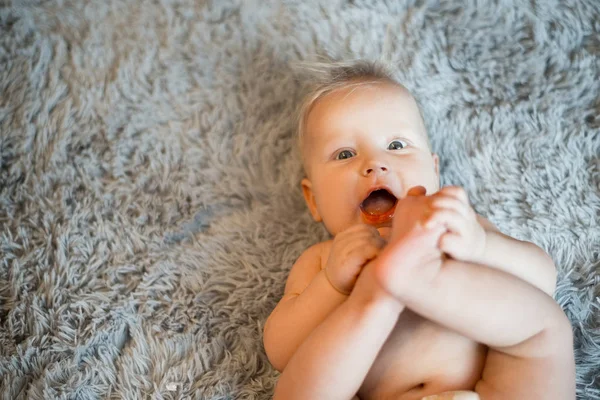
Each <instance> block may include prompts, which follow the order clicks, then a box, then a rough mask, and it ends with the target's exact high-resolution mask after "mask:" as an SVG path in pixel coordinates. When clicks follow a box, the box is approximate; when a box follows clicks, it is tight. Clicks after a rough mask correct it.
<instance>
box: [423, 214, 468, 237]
mask: <svg viewBox="0 0 600 400" xmlns="http://www.w3.org/2000/svg"><path fill="white" fill-rule="evenodd" d="M439 224H441V225H444V226H445V227H446V228H447V229H448V230H450V231H452V232H455V233H459V234H460V233H462V231H463V227H464V226H465V218H464V217H463V216H462V215H461V214H459V213H458V212H456V211H454V210H447V209H440V210H437V211H436V212H435V213H433V214H432V216H431V217H429V219H428V220H427V221H426V222H425V228H426V229H430V228H432V227H433V226H435V225H439Z"/></svg>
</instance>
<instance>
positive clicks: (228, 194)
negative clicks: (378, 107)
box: [0, 0, 600, 399]
mask: <svg viewBox="0 0 600 400" xmlns="http://www.w3.org/2000/svg"><path fill="white" fill-rule="evenodd" d="M599 54H600V3H599V2H598V1H597V0H544V1H541V0H537V1H535V0H533V1H529V0H527V1H525V0H523V1H516V0H515V1H511V0H500V1H497V0H496V1H494V0H480V1H474V0H471V1H460V2H457V1H454V2H452V1H448V2H439V1H435V0H421V1H418V0H414V1H408V0H405V1H395V0H394V1H391V0H390V1H367V0H364V1H360V0H356V1H325V0H324V1H321V2H317V1H284V0H280V1H257V0H252V1H242V0H238V1H234V0H227V1H226V0H215V1H201V0H156V1H153V2H144V1H138V0H98V1H83V0H82V1H69V0H55V1H41V0H39V1H34V0H15V1H13V2H11V1H10V0H8V3H7V1H6V0H4V1H0V224H1V225H0V388H1V389H0V393H1V395H2V398H4V399H51V398H64V399H67V398H69V399H75V398H76V399H98V398H115V399H117V398H127V399H134V398H165V399H175V398H197V399H267V398H270V396H271V395H272V391H273V388H274V385H275V382H276V379H277V376H278V374H277V373H276V372H275V371H274V370H273V369H272V368H271V366H270V364H269V363H268V360H267V358H266V356H265V353H264V349H263V345H262V329H263V326H264V323H265V320H266V318H267V316H268V315H269V313H270V312H271V310H272V309H273V308H274V306H275V304H276V303H277V301H278V300H279V298H280V296H281V295H282V293H283V285H284V283H285V279H286V276H287V273H288V271H289V269H290V267H291V265H292V264H293V262H294V261H295V259H296V258H297V257H298V256H299V255H300V253H301V252H302V251H303V250H304V249H305V248H307V247H308V246H309V245H311V244H313V243H315V242H316V241H319V240H323V239H325V238H326V237H327V235H326V232H325V231H324V230H323V228H322V227H321V226H319V225H317V224H315V223H314V222H312V220H311V218H310V216H309V214H308V211H307V209H306V207H305V206H304V203H303V200H302V196H301V192H300V186H299V181H300V178H301V177H302V171H301V166H300V163H299V157H298V154H297V153H296V151H297V149H296V147H295V145H296V142H295V140H294V139H293V128H294V127H293V120H292V112H293V110H294V108H295V105H296V104H297V102H298V100H299V96H300V94H301V89H302V86H303V83H302V80H300V79H297V78H298V76H297V75H295V72H294V70H293V69H292V68H291V65H292V64H293V62H295V61H299V60H316V59H319V60H322V59H326V58H333V59H349V58H368V59H378V58H382V59H384V60H387V61H389V62H391V63H393V65H394V66H395V68H396V69H397V70H398V71H399V73H400V76H401V77H402V78H403V80H404V82H405V83H406V85H407V86H408V87H409V88H410V89H411V90H412V91H413V92H414V93H415V95H416V96H417V97H418V98H419V100H420V102H421V103H422V104H423V107H424V109H423V111H424V114H425V118H426V120H427V124H428V128H429V131H430V134H431V139H432V145H433V147H434V150H435V151H436V152H438V153H439V154H440V156H441V160H442V183H443V184H457V185H462V186H464V187H465V188H466V189H467V191H468V193H469V195H470V198H471V201H472V203H473V204H474V207H475V209H476V210H477V211H478V212H479V213H481V214H483V215H486V216H487V217H488V218H489V219H490V220H491V221H492V222H494V223H495V224H496V225H497V226H498V227H499V228H500V229H501V230H502V231H503V232H504V233H507V234H509V235H512V236H514V237H516V238H519V239H524V240H529V241H532V242H534V243H536V244H538V245H539V246H541V247H542V248H544V249H545V250H546V251H547V252H548V253H549V254H550V255H551V256H552V257H553V259H554V261H555V263H556V265H557V268H558V270H559V280H558V289H557V292H556V299H557V301H558V302H559V303H560V305H561V306H562V307H563V309H564V310H565V311H566V313H567V315H568V316H569V318H570V320H571V321H572V323H573V331H574V337H575V349H576V358H577V360H576V361H577V394H578V398H579V399H600V378H599V374H600V312H599V311H600V302H599V296H600V272H599V267H600V261H599V260H600V255H599V251H600V225H599V220H600V218H599V216H600V211H599V210H600V197H599V196H600V161H599V153H600V116H599V114H600V99H599V96H598V94H599V91H600V76H599V75H600V72H599V71H600V65H599V64H600V61H599Z"/></svg>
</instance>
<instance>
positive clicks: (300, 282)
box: [263, 243, 347, 371]
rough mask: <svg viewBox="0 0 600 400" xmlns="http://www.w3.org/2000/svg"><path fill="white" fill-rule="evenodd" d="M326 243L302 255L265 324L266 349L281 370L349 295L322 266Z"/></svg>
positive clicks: (264, 338) (313, 247) (273, 363)
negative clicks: (312, 332)
mask: <svg viewBox="0 0 600 400" xmlns="http://www.w3.org/2000/svg"><path fill="white" fill-rule="evenodd" d="M322 246H323V244H322V243H319V244H316V245H314V246H312V247H310V248H308V249H307V250H306V251H305V252H304V253H303V254H302V255H301V256H300V258H298V260H297V261H296V263H295V264H294V266H293V267H292V270H291V271H290V275H289V277H288V280H287V283H286V287H285V292H284V295H283V298H282V299H281V300H280V301H279V303H278V304H277V306H276V307H275V309H274V310H273V312H272V313H271V315H270V316H269V318H268V319H267V322H266V324H265V328H264V333H263V342H264V347H265V352H266V353H267V356H268V358H269V361H270V362H271V364H272V365H273V367H275V368H276V369H277V370H278V371H283V369H284V368H285V366H286V364H287V363H288V361H289V359H290V358H291V357H292V355H293V354H294V352H295V351H296V349H297V348H298V346H300V344H301V343H302V341H303V340H304V339H306V337H307V336H308V335H309V334H310V332H311V331H312V330H314V329H315V327H316V326H317V325H319V324H320V323H321V321H323V320H324V319H325V318H326V317H327V315H328V314H329V313H331V311H333V310H334V309H335V308H336V307H338V306H339V305H340V304H341V303H342V302H343V301H344V300H346V298H347V296H344V295H343V294H341V293H339V292H338V291H336V290H335V289H334V288H333V287H332V286H331V285H330V284H329V282H328V281H327V278H326V277H325V271H324V270H321V249H322Z"/></svg>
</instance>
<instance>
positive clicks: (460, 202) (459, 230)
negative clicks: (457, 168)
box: [425, 186, 486, 262]
mask: <svg viewBox="0 0 600 400" xmlns="http://www.w3.org/2000/svg"><path fill="white" fill-rule="evenodd" d="M430 198H431V202H430V204H431V207H432V210H433V212H432V214H431V216H430V217H429V218H428V220H427V222H426V223H425V227H433V226H436V225H438V224H441V225H443V226H445V227H446V229H447V230H448V232H446V233H444V234H443V235H442V237H441V238H440V242H439V247H440V250H441V251H443V252H444V253H446V254H448V255H449V256H451V257H452V258H454V259H456V260H459V261H465V262H474V261H476V260H479V259H481V256H482V254H483V251H484V248H485V235H486V233H485V231H484V229H483V227H482V226H481V225H480V224H479V222H478V221H477V214H476V213H475V211H474V210H473V208H472V207H471V205H470V204H469V198H468V196H467V193H466V192H465V190H464V189H463V188H461V187H459V186H447V187H445V188H443V189H441V190H440V191H439V192H437V193H435V194H433V195H431V196H430Z"/></svg>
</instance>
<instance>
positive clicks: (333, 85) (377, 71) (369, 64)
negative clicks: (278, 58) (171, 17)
mask: <svg viewBox="0 0 600 400" xmlns="http://www.w3.org/2000/svg"><path fill="white" fill-rule="evenodd" d="M294 67H295V69H297V70H298V71H300V72H301V73H302V74H303V75H309V79H308V80H309V83H308V85H307V88H306V89H305V90H306V93H305V95H304V96H303V99H302V101H301V102H300V104H299V106H298V109H297V111H296V136H297V139H298V142H299V143H300V145H301V144H302V138H303V137H304V130H305V127H306V118H307V117H308V114H309V113H310V110H311V109H312V107H313V106H314V104H315V103H316V102H317V101H318V100H319V99H320V98H322V97H324V96H325V95H327V94H329V93H331V92H333V91H335V90H338V89H341V88H348V87H358V86H362V85H371V84H375V83H391V84H393V85H397V86H399V87H401V88H404V85H402V84H401V83H400V82H399V81H398V80H396V79H395V77H394V73H393V72H392V69H391V68H390V66H389V65H387V64H385V63H383V62H381V61H369V60H353V61H341V62H340V61H338V62H301V63H298V64H296V65H295V66H294ZM404 89H406V88H404ZM407 92H408V91H407Z"/></svg>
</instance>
